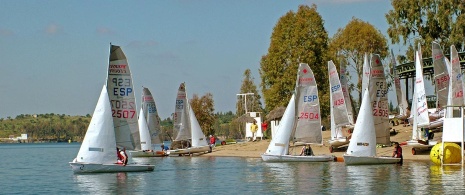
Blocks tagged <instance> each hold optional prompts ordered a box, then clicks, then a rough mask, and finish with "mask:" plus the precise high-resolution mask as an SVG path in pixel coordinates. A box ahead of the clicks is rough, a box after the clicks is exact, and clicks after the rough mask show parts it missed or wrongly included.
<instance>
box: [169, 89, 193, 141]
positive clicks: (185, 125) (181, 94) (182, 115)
mask: <svg viewBox="0 0 465 195" xmlns="http://www.w3.org/2000/svg"><path fill="white" fill-rule="evenodd" d="M187 106H188V104H187V94H186V87H185V84H184V83H181V84H180V85H179V89H178V95H177V96H176V106H175V108H174V116H173V118H174V119H173V123H174V127H173V128H174V129H173V133H174V136H175V137H176V138H175V140H178V141H180V140H188V139H190V138H191V137H192V134H191V131H190V129H191V127H190V123H189V113H188V110H187Z"/></svg>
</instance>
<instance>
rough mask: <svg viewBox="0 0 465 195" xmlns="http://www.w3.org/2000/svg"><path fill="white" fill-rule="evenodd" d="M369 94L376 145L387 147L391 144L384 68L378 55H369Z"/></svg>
mask: <svg viewBox="0 0 465 195" xmlns="http://www.w3.org/2000/svg"><path fill="white" fill-rule="evenodd" d="M370 62H371V71H370V81H369V82H368V83H369V84H368V91H369V92H370V99H371V103H372V104H371V105H372V106H373V111H372V112H373V120H374V123H375V129H376V143H378V144H385V145H388V144H390V143H391V141H390V134H389V111H388V98H387V95H388V91H387V84H386V77H385V76H384V66H383V64H382V63H381V59H380V57H379V55H377V54H373V55H371V60H370Z"/></svg>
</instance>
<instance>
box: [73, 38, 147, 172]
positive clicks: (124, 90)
mask: <svg viewBox="0 0 465 195" xmlns="http://www.w3.org/2000/svg"><path fill="white" fill-rule="evenodd" d="M108 85H110V86H108ZM108 89H110V91H111V93H108V91H109V90H108ZM132 92H133V90H132V76H131V73H130V71H129V66H128V63H127V60H126V56H125V55H124V53H123V51H122V50H121V48H120V47H119V46H115V45H111V46H110V62H109V68H108V77H107V85H104V86H103V89H102V92H101V93H100V97H99V100H98V102H97V106H96V108H95V111H94V114H93V115H92V119H91V121H90V124H89V127H88V129H87V132H86V135H85V137H84V140H83V142H82V145H81V148H80V149H79V152H78V155H77V157H76V158H75V159H74V160H73V162H70V163H69V164H70V165H71V168H72V170H73V171H74V172H75V173H101V172H134V171H153V170H154V166H153V165H143V164H127V165H122V164H117V162H118V156H117V152H118V151H117V148H116V147H119V148H125V149H128V150H132V149H134V146H135V144H134V141H139V139H138V138H134V137H132V135H134V134H133V130H132V129H131V128H133V126H134V123H133V122H131V120H133V119H135V117H137V115H136V113H135V104H134V99H133V98H132V97H133V96H132V97H131V96H130V94H131V93H132ZM110 94H111V95H110ZM111 97H113V98H114V99H112V98H111ZM121 103H123V104H125V105H126V107H125V108H122V107H121V106H122V105H123V104H121ZM135 124H136V125H137V120H136V122H135ZM116 125H118V126H116ZM136 128H137V126H136ZM134 132H137V129H134Z"/></svg>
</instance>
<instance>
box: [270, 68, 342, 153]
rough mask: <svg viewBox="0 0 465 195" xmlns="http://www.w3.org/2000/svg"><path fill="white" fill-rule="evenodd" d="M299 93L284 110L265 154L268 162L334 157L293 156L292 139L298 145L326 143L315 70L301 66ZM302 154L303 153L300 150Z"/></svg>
mask: <svg viewBox="0 0 465 195" xmlns="http://www.w3.org/2000/svg"><path fill="white" fill-rule="evenodd" d="M294 93H295V94H293V95H292V97H291V99H290V100H289V103H288V105H287V107H286V110H285V111H284V115H283V117H282V119H281V122H280V125H279V126H278V130H277V132H276V136H275V137H273V139H272V140H271V142H270V144H269V146H268V148H267V150H266V152H265V153H264V154H262V155H261V156H262V159H263V161H266V162H328V161H333V160H334V156H332V155H317V156H300V155H296V154H294V155H291V154H289V144H290V140H291V139H292V140H293V143H294V146H296V145H298V144H322V143H323V137H322V133H321V118H320V104H319V96H318V88H317V85H316V81H315V77H314V75H313V72H312V70H311V69H310V67H309V66H308V65H307V64H303V63H301V64H299V69H298V72H297V81H296V87H295V91H294ZM299 154H300V150H299Z"/></svg>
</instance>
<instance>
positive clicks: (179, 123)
mask: <svg viewBox="0 0 465 195" xmlns="http://www.w3.org/2000/svg"><path fill="white" fill-rule="evenodd" d="M173 121H174V129H173V131H174V133H175V136H176V138H175V140H173V142H172V144H171V147H173V145H174V144H173V143H181V147H179V148H171V150H169V151H168V154H169V155H170V156H180V155H184V154H194V153H206V152H208V151H209V150H210V146H209V145H208V142H207V139H206V137H205V134H203V132H202V129H201V127H200V125H199V122H198V121H197V118H196V117H195V113H194V111H193V110H192V108H191V106H190V104H189V101H188V99H187V92H186V87H185V83H181V85H180V86H179V89H178V94H177V97H176V106H175V112H174V119H173ZM183 143H187V145H184V144H183Z"/></svg>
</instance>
